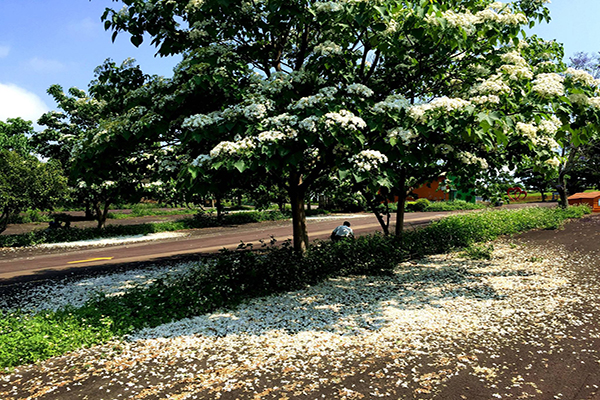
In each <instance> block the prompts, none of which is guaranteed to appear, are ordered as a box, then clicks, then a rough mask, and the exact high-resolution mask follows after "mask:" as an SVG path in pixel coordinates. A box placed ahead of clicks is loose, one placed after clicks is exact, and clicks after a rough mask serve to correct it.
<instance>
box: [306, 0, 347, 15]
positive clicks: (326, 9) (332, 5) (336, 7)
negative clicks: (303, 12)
mask: <svg viewBox="0 0 600 400" xmlns="http://www.w3.org/2000/svg"><path fill="white" fill-rule="evenodd" d="M313 8H314V10H315V11H316V12H318V13H330V12H337V11H340V10H342V5H341V4H339V3H338V2H335V1H317V2H316V3H315V4H314V5H313Z"/></svg>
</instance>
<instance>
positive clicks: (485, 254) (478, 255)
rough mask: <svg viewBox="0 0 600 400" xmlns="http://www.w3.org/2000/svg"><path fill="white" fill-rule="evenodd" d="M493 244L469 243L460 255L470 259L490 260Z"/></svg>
mask: <svg viewBox="0 0 600 400" xmlns="http://www.w3.org/2000/svg"><path fill="white" fill-rule="evenodd" d="M493 253H494V246H493V245H491V244H490V245H489V246H485V245H471V246H469V247H467V248H466V249H465V251H464V252H463V253H462V256H463V257H465V258H470V259H471V260H491V259H492V258H493Z"/></svg>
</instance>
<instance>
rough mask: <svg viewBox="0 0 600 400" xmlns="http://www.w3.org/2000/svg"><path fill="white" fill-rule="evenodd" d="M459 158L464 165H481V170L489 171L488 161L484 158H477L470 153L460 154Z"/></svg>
mask: <svg viewBox="0 0 600 400" xmlns="http://www.w3.org/2000/svg"><path fill="white" fill-rule="evenodd" d="M457 157H458V159H459V160H460V161H461V162H462V163H463V164H467V165H471V164H479V166H480V168H481V169H488V167H489V166H488V163H487V161H486V160H484V159H483V158H480V157H477V156H475V155H474V154H473V153H470V152H468V151H461V152H459V153H458V154H457Z"/></svg>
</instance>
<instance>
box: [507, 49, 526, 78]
mask: <svg viewBox="0 0 600 400" xmlns="http://www.w3.org/2000/svg"><path fill="white" fill-rule="evenodd" d="M502 61H504V62H506V63H507V64H505V65H502V66H501V67H500V69H501V70H502V71H503V72H504V73H506V74H507V75H508V76H509V78H510V79H512V80H517V79H532V78H533V71H532V70H531V67H530V66H529V64H527V61H525V59H524V58H523V57H522V56H521V54H519V52H517V51H511V52H509V53H506V54H503V55H502Z"/></svg>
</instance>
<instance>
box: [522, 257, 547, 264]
mask: <svg viewBox="0 0 600 400" xmlns="http://www.w3.org/2000/svg"><path fill="white" fill-rule="evenodd" d="M526 261H527V262H530V263H539V262H542V261H544V258H543V257H538V256H531V257H529V258H527V260H526Z"/></svg>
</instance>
